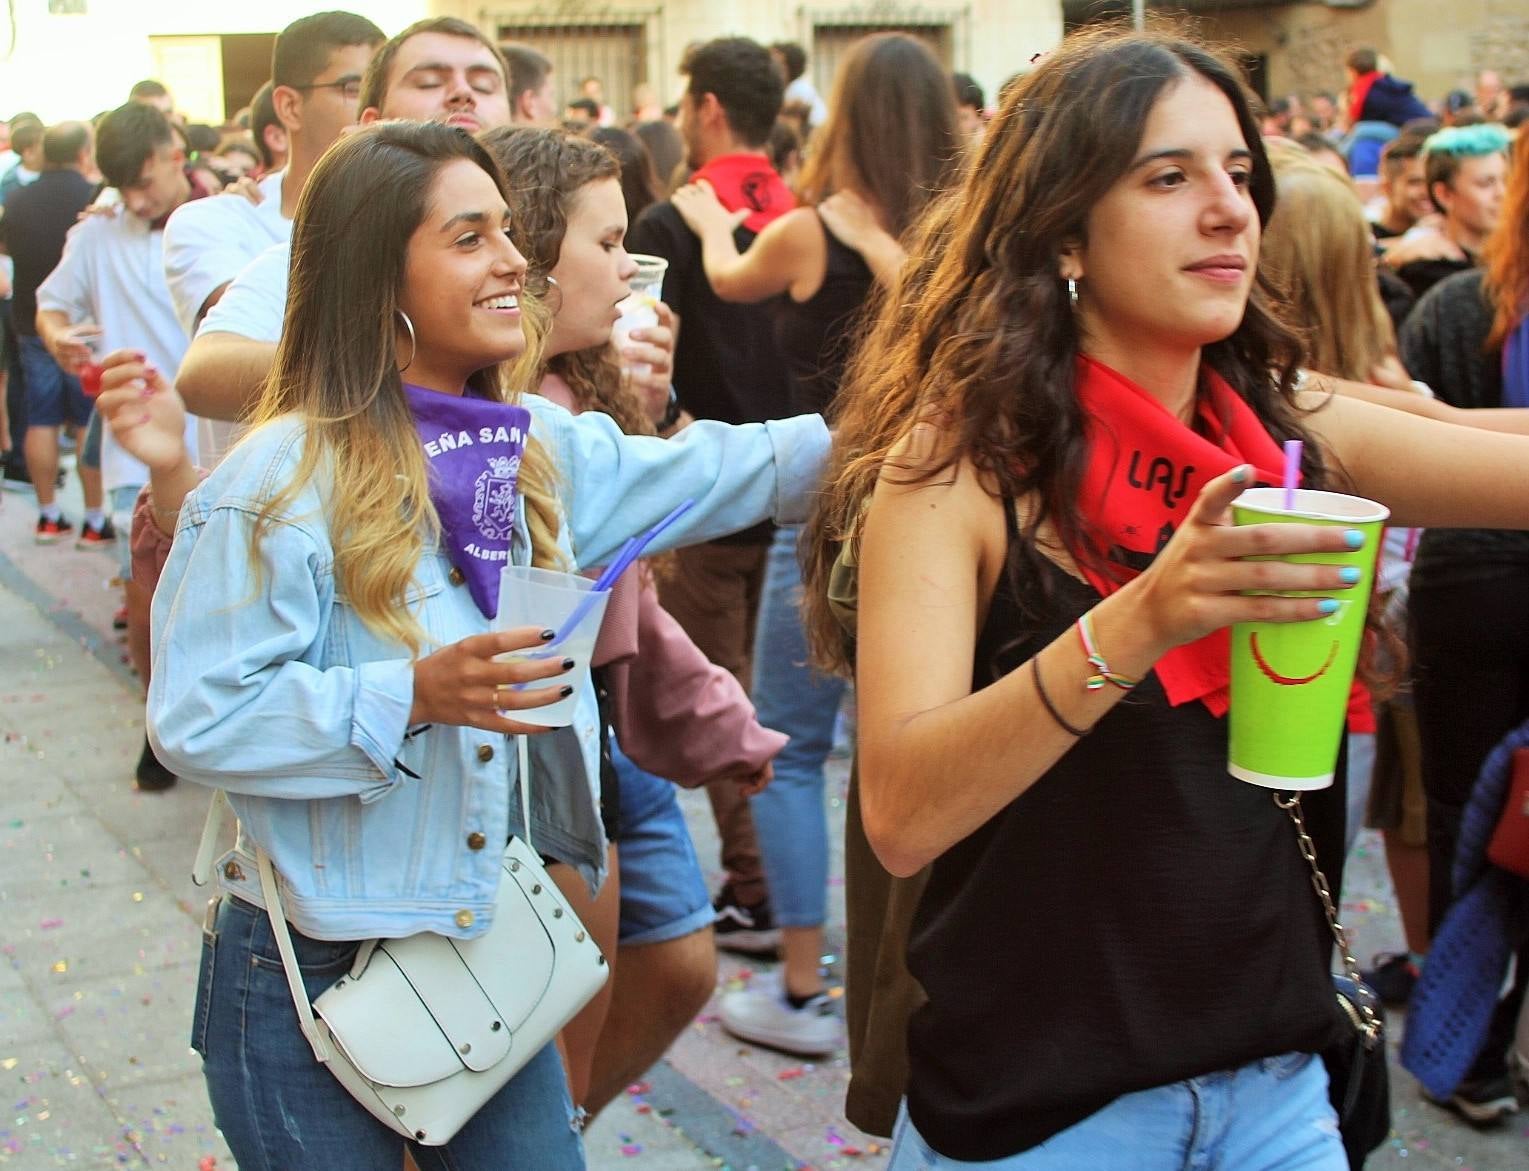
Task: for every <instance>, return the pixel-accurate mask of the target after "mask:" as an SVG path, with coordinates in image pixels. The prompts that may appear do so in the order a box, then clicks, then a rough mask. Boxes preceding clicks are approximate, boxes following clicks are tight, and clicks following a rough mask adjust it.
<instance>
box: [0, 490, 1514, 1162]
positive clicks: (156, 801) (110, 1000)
mask: <svg viewBox="0 0 1529 1171" xmlns="http://www.w3.org/2000/svg"><path fill="white" fill-rule="evenodd" d="M65 499H66V501H67V504H68V506H70V507H72V508H73V509H74V511H73V512H72V513H71V517H72V518H75V519H77V518H78V515H79V510H78V499H77V495H75V494H73V493H69V494H66V497H65ZM34 519H35V517H34V514H33V512H32V508H31V501H30V500H29V499H27V498H26V497H21V496H17V495H12V494H7V495H6V496H5V498H4V501H3V504H0V793H3V794H4V804H3V806H0V916H3V919H0V921H3V922H4V924H5V929H4V931H3V932H0V1086H3V1087H4V1089H5V1090H6V1091H8V1093H9V1097H8V1098H7V1097H5V1096H4V1094H0V1167H5V1168H10V1167H14V1168H26V1169H31V1168H48V1167H129V1168H140V1167H145V1166H149V1167H170V1168H185V1169H187V1171H208V1169H209V1168H214V1169H215V1171H230V1169H232V1168H233V1166H234V1164H233V1160H232V1159H231V1158H230V1156H229V1154H228V1152H227V1150H226V1148H225V1147H224V1146H223V1144H222V1142H221V1139H220V1138H219V1136H218V1135H217V1133H216V1131H215V1130H214V1129H213V1127H212V1124H211V1117H210V1111H209V1109H208V1107H207V1103H206V1095H205V1091H204V1089H203V1085H202V1081H201V1077H200V1074H199V1071H198V1068H197V1060H196V1058H195V1056H194V1055H193V1054H191V1052H190V1050H189V1048H188V1047H187V1042H186V1032H187V1021H188V1020H189V1017H190V1010H191V998H192V993H193V990H194V981H195V977H196V965H197V956H198V951H199V946H200V939H199V935H198V930H199V926H200V923H201V916H202V907H203V906H204V905H205V900H206V892H204V891H200V890H198V889H196V888H195V887H194V886H193V885H192V884H191V882H190V879H189V877H188V875H189V870H190V861H191V857H192V854H193V853H194V848H195V842H196V839H197V837H198V835H199V832H200V828H201V823H202V818H203V815H204V813H205V810H206V801H207V794H206V792H205V790H201V789H199V788H197V787H196V786H193V785H187V784H182V785H179V786H177V787H176V788H175V789H173V790H171V791H169V792H167V793H163V794H147V795H146V794H138V793H135V792H134V791H133V790H132V787H131V775H132V766H133V764H134V762H135V761H136V759H137V756H138V751H139V749H140V747H141V745H142V709H141V702H140V700H139V698H138V690H137V686H136V683H135V682H134V681H133V680H132V678H131V676H130V674H129V673H128V672H127V670H126V669H125V667H124V666H123V664H122V662H121V652H120V647H119V644H118V643H117V641H116V640H115V638H114V637H113V635H112V633H111V630H110V616H111V612H112V610H113V609H114V608H115V605H116V600H115V592H114V591H110V590H108V588H107V580H108V578H109V576H110V574H111V573H112V572H113V566H114V561H113V559H112V558H111V557H110V556H109V555H106V554H104V553H101V552H77V551H75V550H74V549H72V548H67V547H66V548H60V547H52V548H39V547H37V546H35V545H34V544H33V543H32V536H31V526H32V522H33V520H34ZM846 772H847V769H846V763H845V762H844V761H836V762H834V763H833V767H832V769H831V774H830V794H829V798H830V805H829V812H830V823H831V826H832V830H833V832H832V834H831V839H832V840H835V841H837V840H838V838H839V836H840V833H841V831H842V825H843V809H842V800H843V789H844V785H845V783H846ZM682 802H683V804H684V806H685V810H686V815H687V818H688V819H689V821H690V824H691V828H692V832H693V833H694V835H695V837H696V840H697V847H698V850H699V852H700V855H701V858H702V861H703V864H705V865H713V864H714V863H715V859H716V841H715V834H714V831H713V829H712V826H711V818H710V812H709V807H708V805H707V802H706V800H705V797H704V795H702V794H699V793H687V794H684V795H683V796H682ZM832 873H833V875H834V876H835V877H834V878H833V880H832V888H831V890H830V896H831V899H830V908H831V916H832V922H831V925H830V930H829V944H828V950H829V952H830V953H831V954H834V955H837V954H838V953H839V951H840V950H841V949H842V944H843V889H842V880H841V879H840V878H839V876H840V875H841V874H842V866H841V864H840V861H839V859H838V858H837V856H836V858H835V861H834V866H833V868H832ZM712 877H713V879H714V884H715V880H716V879H717V877H718V876H717V875H713V876H712ZM1344 904H1345V908H1344V909H1345V917H1346V919H1348V920H1349V921H1350V923H1351V926H1353V927H1354V928H1355V929H1356V931H1357V933H1358V940H1357V945H1358V954H1360V955H1361V956H1362V957H1365V958H1367V957H1368V956H1369V955H1370V953H1371V952H1374V951H1379V950H1386V949H1389V948H1391V947H1394V946H1396V945H1397V944H1398V943H1399V939H1400V936H1399V930H1398V925H1397V922H1396V917H1395V911H1394V908H1393V906H1392V902H1391V893H1390V888H1389V884H1388V883H1387V881H1386V879H1385V875H1384V868H1383V865H1382V862H1381V859H1380V856H1379V846H1378V841H1377V839H1375V838H1374V836H1373V835H1366V836H1365V837H1362V838H1361V839H1360V845H1359V848H1358V851H1357V856H1356V857H1355V858H1354V859H1353V861H1352V862H1351V865H1350V878H1349V890H1348V891H1347V892H1345V898H1344ZM763 970H764V969H763V968H762V967H761V966H759V965H754V964H748V963H744V962H743V961H740V960H736V959H732V958H728V957H726V956H724V957H723V960H722V963H721V966H720V972H719V980H718V987H719V992H720V991H722V990H725V989H726V988H727V987H728V986H730V985H731V984H732V983H734V982H736V981H738V980H741V979H748V978H752V977H753V976H754V974H755V973H757V972H759V971H763ZM835 970H836V971H838V970H839V969H838V967H837V964H836V963H835ZM715 1012H716V1006H715V1002H713V1004H711V1005H709V1006H708V1007H707V1009H706V1010H705V1011H704V1012H703V1013H702V1014H701V1015H700V1017H698V1018H697V1021H696V1023H695V1024H694V1025H693V1026H692V1027H691V1029H689V1030H688V1031H687V1032H686V1033H685V1034H684V1035H683V1036H682V1037H681V1038H680V1040H679V1041H678V1042H677V1043H676V1045H675V1046H674V1047H673V1049H672V1050H671V1052H670V1054H669V1056H668V1058H667V1060H666V1061H664V1062H661V1063H660V1064H659V1065H658V1066H656V1067H655V1068H654V1070H653V1071H651V1072H650V1073H649V1074H648V1075H647V1076H646V1078H645V1079H644V1080H643V1082H642V1083H640V1084H639V1086H637V1087H634V1092H633V1093H630V1094H629V1095H628V1096H627V1097H626V1098H624V1099H623V1100H621V1101H619V1102H617V1103H616V1104H614V1105H613V1106H612V1107H611V1109H610V1110H608V1111H607V1112H606V1114H605V1115H604V1116H602V1117H601V1119H600V1120H599V1121H598V1122H597V1123H596V1124H595V1125H594V1127H593V1128H592V1129H591V1132H590V1134H589V1153H590V1165H591V1167H593V1168H597V1169H601V1171H606V1169H613V1168H617V1167H621V1168H630V1169H631V1171H690V1169H692V1168H713V1167H731V1168H734V1169H735V1171H745V1169H746V1168H755V1169H756V1171H784V1169H792V1171H799V1169H802V1168H814V1169H820V1171H826V1169H828V1168H867V1169H871V1168H877V1167H884V1166H885V1164H886V1157H885V1155H886V1152H885V1141H884V1140H878V1139H875V1138H872V1137H870V1136H866V1135H863V1134H861V1133H860V1132H858V1131H857V1130H855V1129H854V1128H853V1127H851V1126H849V1125H848V1124H847V1123H845V1122H844V1120H843V1117H842V1114H841V1107H842V1102H843V1092H844V1085H845V1083H846V1081H847V1078H848V1069H847V1062H846V1061H845V1059H844V1058H843V1056H842V1055H841V1056H839V1057H838V1058H836V1059H833V1060H830V1061H826V1062H820V1063H805V1062H802V1061H801V1060H799V1059H796V1058H790V1057H785V1056H782V1055H779V1054H773V1053H769V1052H766V1051H764V1050H760V1049H756V1048H754V1047H752V1046H749V1045H746V1044H743V1043H741V1042H738V1041H735V1040H733V1039H731V1038H729V1037H728V1036H727V1035H726V1034H725V1033H724V1032H723V1030H722V1029H721V1026H720V1025H719V1024H718V1023H717V1021H716V1016H715ZM1397 1023H1398V1024H1399V1022H1397ZM1393 1039H1394V1038H1393ZM1392 1051H1393V1053H1394V1052H1395V1046H1394V1044H1393V1048H1392ZM1393 1090H1394V1095H1395V1106H1396V1110H1395V1121H1396V1127H1397V1130H1396V1133H1395V1134H1394V1136H1393V1138H1392V1139H1391V1141H1390V1142H1389V1143H1388V1144H1387V1145H1386V1146H1385V1147H1383V1148H1382V1150H1381V1151H1380V1152H1378V1153H1377V1155H1376V1156H1375V1157H1374V1158H1372V1159H1371V1160H1370V1162H1369V1167H1370V1168H1372V1169H1376V1171H1398V1169H1400V1168H1413V1169H1416V1168H1424V1169H1428V1168H1436V1169H1437V1168H1453V1169H1456V1171H1460V1169H1462V1168H1463V1169H1465V1171H1509V1169H1510V1168H1511V1169H1514V1171H1521V1169H1522V1168H1523V1167H1525V1166H1526V1165H1529V1121H1526V1120H1525V1119H1526V1116H1524V1115H1521V1116H1519V1119H1516V1120H1514V1121H1513V1122H1512V1123H1511V1124H1510V1125H1509V1126H1507V1127H1504V1128H1502V1129H1500V1130H1497V1131H1495V1132H1492V1133H1489V1134H1480V1133H1478V1132H1475V1131H1472V1130H1470V1129H1469V1128H1467V1127H1465V1126H1463V1125H1461V1124H1459V1123H1458V1122H1456V1121H1454V1120H1453V1119H1452V1118H1450V1117H1449V1116H1448V1115H1446V1114H1444V1113H1443V1112H1442V1111H1439V1110H1437V1109H1436V1108H1434V1107H1432V1106H1430V1105H1427V1104H1426V1103H1423V1102H1422V1101H1421V1100H1420V1099H1419V1098H1418V1096H1417V1092H1416V1088H1415V1085H1414V1083H1413V1082H1412V1079H1411V1078H1410V1077H1409V1076H1408V1075H1407V1074H1405V1073H1403V1072H1401V1071H1400V1070H1394V1071H1393ZM531 1171H534V1169H531Z"/></svg>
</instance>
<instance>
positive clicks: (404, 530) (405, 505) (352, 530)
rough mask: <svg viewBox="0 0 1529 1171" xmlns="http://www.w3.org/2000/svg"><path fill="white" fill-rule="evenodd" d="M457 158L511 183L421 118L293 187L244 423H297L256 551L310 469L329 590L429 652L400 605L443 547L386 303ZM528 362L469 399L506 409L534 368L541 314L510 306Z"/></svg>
mask: <svg viewBox="0 0 1529 1171" xmlns="http://www.w3.org/2000/svg"><path fill="white" fill-rule="evenodd" d="M458 159H463V160H466V161H468V162H471V163H473V164H475V165H476V166H479V167H481V168H482V169H483V170H484V171H485V172H486V173H487V174H488V175H489V176H490V177H491V178H492V179H493V180H494V182H495V184H496V185H497V186H498V187H499V189H500V191H501V193H502V194H503V195H504V198H505V201H506V203H508V202H509V198H510V196H509V190H508V186H507V185H506V183H505V180H504V176H503V174H502V173H501V172H500V171H499V168H498V167H497V166H496V165H495V164H494V161H493V159H492V158H491V157H490V156H489V155H488V153H487V152H486V151H484V150H483V148H482V147H481V146H479V145H478V144H477V143H476V142H475V141H473V139H472V137H471V136H470V135H468V134H466V133H465V132H464V131H461V130H457V129H453V128H451V127H446V126H439V125H435V124H433V123H427V122H385V123H380V124H378V125H376V126H373V127H370V128H368V129H366V130H363V131H360V132H358V133H356V134H353V135H350V136H348V137H346V138H343V139H341V140H340V141H339V142H337V143H336V144H335V145H334V146H333V147H331V148H330V150H329V151H328V153H326V154H325V155H324V157H323V158H322V159H321V160H320V161H319V164H318V166H316V167H315V168H314V170H313V173H312V175H311V176H309V179H308V182H307V183H306V184H305V185H304V187H303V194H302V198H301V200H300V201H299V202H298V206H297V215H296V218H295V220H294V222H293V226H292V271H291V278H290V281H289V285H288V296H287V313H286V321H285V323H284V325H283V328H282V337H281V343H280V345H279V346H278V347H277V351H276V362H275V365H274V367H273V368H272V371H271V375H270V378H269V379H268V380H267V382H266V385H265V389H264V391H263V393H262V394H261V398H260V402H259V405H258V406H257V408H256V411H255V418H254V421H255V423H256V424H257V425H258V424H260V423H265V422H270V421H272V420H274V419H277V418H281V417H286V416H294V417H296V418H297V419H299V420H300V421H301V422H302V423H303V426H304V429H305V439H304V443H303V447H302V455H301V458H300V460H299V463H298V466H297V470H296V472H295V473H294V474H293V476H292V478H291V479H290V480H289V481H288V482H287V483H285V484H283V485H281V487H280V488H279V489H278V490H277V491H276V492H275V494H274V495H272V496H271V497H270V498H269V499H267V500H266V501H265V502H264V503H263V504H262V506H261V509H260V512H259V514H258V516H257V517H256V520H255V526H254V533H253V535H252V537H251V559H252V561H253V562H254V563H255V564H256V565H257V566H258V565H259V564H260V559H259V556H258V545H259V542H260V540H261V538H262V536H263V535H264V534H265V533H266V532H267V531H268V530H269V529H270V528H271V527H272V526H274V525H277V524H280V523H284V522H285V521H286V520H288V519H290V518H288V517H287V515H286V514H287V511H288V510H289V509H290V507H291V505H292V504H293V502H294V501H295V500H296V499H297V497H298V495H299V494H300V493H301V492H302V491H303V490H304V488H306V487H307V485H308V484H309V483H311V482H312V481H313V480H314V478H315V477H316V476H318V475H319V474H320V472H321V470H322V474H323V476H324V479H325V488H326V491H325V493H324V509H325V514H326V519H327V520H328V523H329V529H330V540H331V543H332V545H333V547H334V573H335V585H336V589H337V591H338V592H339V594H341V595H342V596H343V597H344V598H345V599H346V601H347V602H348V603H349V604H350V605H351V607H352V608H353V609H354V610H355V611H356V613H357V615H358V616H359V617H360V618H361V620H362V621H363V622H365V623H366V625H367V626H369V627H370V628H371V629H372V630H374V631H376V632H377V633H378V634H379V635H381V636H384V637H386V638H390V639H393V640H395V641H398V642H401V643H404V644H405V645H407V646H408V647H409V649H410V650H411V651H412V652H413V653H414V654H416V655H417V654H419V653H420V652H421V651H422V650H423V649H425V643H426V641H427V638H426V635H425V631H424V629H423V627H422V626H421V625H420V623H419V620H418V617H417V615H416V614H415V612H414V611H413V609H412V608H411V607H410V605H409V601H408V589H409V585H410V582H411V581H412V580H413V578H414V573H415V570H416V568H417V567H418V565H419V561H420V558H421V557H422V556H423V555H424V553H425V551H426V549H430V548H434V547H435V545H436V543H437V542H438V541H439V539H440V518H439V517H438V516H437V515H436V512H435V508H434V506H433V505H432V504H431V501H430V490H429V479H428V472H427V467H426V463H425V456H424V450H423V448H422V446H421V444H420V441H419V433H418V431H417V430H416V428H415V424H414V417H413V415H412V414H411V413H410V411H409V405H408V400H407V399H406V398H405V396H404V392H403V380H402V378H401V377H400V375H399V370H398V368H397V364H396V363H397V359H396V357H395V354H396V346H397V339H398V338H399V336H400V333H401V326H400V322H401V318H400V316H399V312H398V295H399V292H400V291H401V289H402V286H403V281H404V271H405V261H406V257H407V253H408V245H409V240H410V238H411V237H412V236H413V234H414V230H415V229H416V228H417V227H418V226H419V224H420V223H421V222H422V221H423V220H424V218H425V214H426V211H427V209H428V206H429V200H430V191H431V188H432V186H433V181H434V178H435V176H436V174H437V173H438V172H439V171H440V170H441V168H442V167H444V166H445V165H446V164H447V163H450V162H453V161H455V160H458ZM521 305H522V309H523V316H522V322H523V325H524V328H525V332H526V343H527V344H526V351H525V353H524V354H523V355H522V356H521V357H520V358H519V359H517V360H516V362H514V363H513V364H512V366H511V367H510V368H509V369H508V370H506V371H501V370H500V368H498V367H489V368H486V369H483V370H480V371H478V372H477V373H476V374H474V375H473V376H472V377H471V378H470V379H469V380H468V385H469V387H470V388H471V389H472V390H473V391H474V392H475V393H476V394H478V395H480V396H482V397H484V398H488V399H493V400H498V401H501V402H513V401H516V400H517V399H518V397H519V396H518V395H517V394H516V393H515V392H514V391H512V390H508V389H506V386H505V382H504V378H505V377H506V376H508V379H509V380H510V384H511V385H522V384H523V380H524V379H525V378H527V377H529V373H530V371H532V370H534V369H535V368H536V367H537V366H538V365H539V364H540V352H541V344H542V339H543V338H544V337H545V334H546V324H547V319H546V315H545V312H544V311H543V310H542V309H541V307H540V306H539V305H538V304H537V303H536V302H535V301H534V299H532V298H527V297H524V296H523V297H522V299H521ZM519 491H520V495H521V497H522V498H523V499H524V501H525V505H526V519H527V522H528V524H529V527H530V531H531V544H532V560H533V563H534V564H536V565H547V566H556V565H559V564H560V563H561V561H562V558H561V555H560V553H559V550H558V546H557V532H558V526H559V523H560V521H559V516H560V512H559V505H558V502H557V495H556V475H555V469H554V467H553V463H552V459H551V456H550V455H549V454H548V452H547V450H546V448H545V447H544V446H543V445H541V444H539V443H538V442H537V441H536V440H535V439H534V438H531V439H529V440H528V442H527V445H526V450H525V455H524V457H523V459H522V462H521V466H520V475H519Z"/></svg>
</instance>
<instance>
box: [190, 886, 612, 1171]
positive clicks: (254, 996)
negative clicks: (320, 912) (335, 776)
mask: <svg viewBox="0 0 1529 1171" xmlns="http://www.w3.org/2000/svg"><path fill="white" fill-rule="evenodd" d="M292 946H293V949H294V950H295V951H296V953H297V960H298V967H299V969H300V970H301V971H302V974H303V983H304V984H305V985H306V986H307V989H308V995H309V996H317V995H318V994H319V993H320V992H322V991H324V989H326V988H328V987H329V985H331V984H333V983H334V982H335V980H337V979H338V978H339V977H340V976H342V975H344V974H345V971H346V969H347V968H348V967H349V966H350V963H351V960H353V959H354V958H355V953H356V944H355V943H329V942H326V941H323V940H316V939H309V938H308V937H307V936H304V935H301V934H299V933H298V932H297V931H296V930H294V931H293V932H292ZM379 1027H381V1026H379ZM191 1045H192V1048H194V1049H195V1050H196V1051H197V1052H198V1053H200V1054H201V1055H202V1073H203V1076H204V1077H205V1078H206V1079H207V1094H208V1097H209V1098H210V1099H211V1100H212V1112H213V1117H214V1118H215V1120H216V1121H217V1124H218V1128H219V1129H220V1130H221V1131H222V1132H223V1137H224V1138H225V1139H226V1140H227V1141H228V1146H229V1149H230V1150H231V1151H232V1152H233V1154H234V1158H235V1159H236V1160H237V1161H238V1163H239V1167H240V1169H241V1171H306V1169H308V1168H321V1167H322V1168H325V1171H377V1169H378V1168H388V1169H393V1168H397V1167H398V1166H399V1165H400V1164H401V1162H402V1158H403V1148H404V1143H405V1140H404V1139H403V1138H402V1137H401V1136H400V1135H397V1134H395V1133H393V1131H391V1130H389V1129H388V1128H387V1127H385V1126H383V1125H382V1123H380V1122H378V1121H377V1120H376V1119H375V1118H373V1117H372V1116H371V1115H370V1114H368V1113H367V1112H366V1111H365V1110H364V1109H362V1107H361V1104H360V1103H359V1102H357V1101H356V1100H355V1099H354V1098H352V1097H351V1096H350V1095H349V1094H348V1093H346V1092H345V1090H344V1089H343V1088H342V1087H341V1085H340V1083H339V1082H338V1081H337V1080H336V1079H335V1077H334V1075H333V1074H331V1073H330V1072H329V1071H328V1070H327V1069H325V1068H324V1067H323V1066H322V1065H320V1064H319V1063H318V1062H317V1061H316V1060H315V1059H314V1056H313V1050H312V1049H310V1048H309V1047H308V1042H307V1040H306V1039H305V1038H304V1037H303V1034H302V1029H301V1028H300V1027H299V1025H298V1023H297V1010H296V1009H295V1008H294V1007H293V1005H292V993H291V992H290V991H289V990H288V988H287V978H286V975H285V974H284V972H283V971H282V966H281V955H280V953H279V952H278V951H277V950H276V942H275V939H274V936H273V934H272V932H271V921H270V919H269V918H267V917H266V913H265V912H264V911H262V910H260V909H259V908H258V907H253V906H251V905H250V904H249V903H246V902H243V901H241V900H239V899H235V898H232V897H230V896H226V895H225V896H224V898H223V900H222V903H221V905H220V906H219V907H218V912H217V919H216V923H215V925H214V928H213V930H212V931H210V932H204V933H203V939H202V970H201V976H200V978H199V979H198V981H197V992H196V1009H195V1012H194V1013H193V1022H192V1032H191ZM573 1117H574V1114H573V1103H572V1100H571V1099H570V1097H569V1094H568V1083H567V1081H566V1080H565V1078H564V1076H563V1065H562V1062H561V1061H560V1060H559V1059H558V1055H557V1048H556V1046H554V1045H551V1044H548V1045H547V1046H546V1047H545V1048H543V1049H542V1051H541V1052H540V1053H538V1054H537V1055H536V1056H535V1057H533V1058H532V1059H531V1060H530V1061H529V1062H528V1063H527V1064H526V1066H525V1067H524V1068H523V1069H522V1070H521V1071H520V1072H519V1073H518V1074H516V1075H515V1076H514V1077H513V1078H512V1079H511V1080H510V1082H509V1083H508V1084H507V1085H506V1086H505V1087H504V1088H503V1089H502V1090H500V1091H499V1093H498V1094H497V1095H495V1096H494V1097H493V1098H492V1099H490V1100H489V1102H488V1103H487V1104H486V1105H485V1106H484V1107H483V1109H482V1110H480V1111H479V1112H478V1113H477V1115H476V1116H474V1117H473V1119H472V1120H471V1121H470V1122H468V1124H467V1125H466V1126H464V1127H463V1128H462V1129H461V1130H460V1131H458V1132H457V1135H456V1137H455V1138H453V1139H452V1140H451V1142H450V1143H448V1144H447V1145H446V1146H444V1147H422V1146H419V1145H417V1144H415V1143H410V1144H409V1147H410V1149H411V1150H412V1151H413V1154H414V1161H415V1162H416V1163H418V1164H419V1167H420V1171H583V1167H584V1144H583V1140H582V1139H581V1138H580V1137H579V1134H578V1131H577V1130H576V1129H575V1128H574V1123H573Z"/></svg>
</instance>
